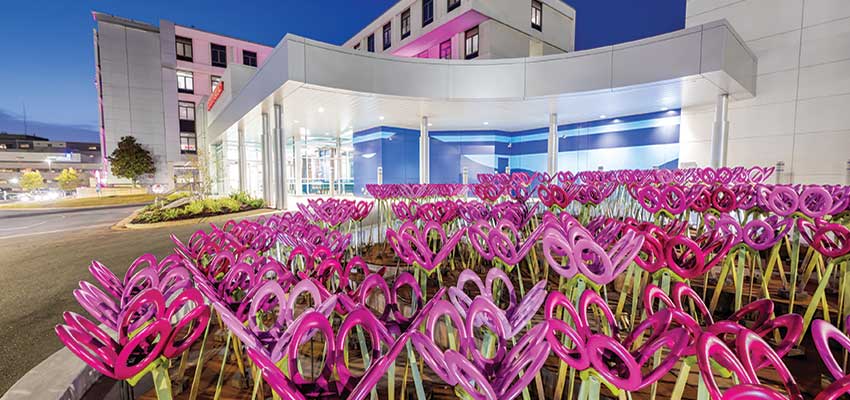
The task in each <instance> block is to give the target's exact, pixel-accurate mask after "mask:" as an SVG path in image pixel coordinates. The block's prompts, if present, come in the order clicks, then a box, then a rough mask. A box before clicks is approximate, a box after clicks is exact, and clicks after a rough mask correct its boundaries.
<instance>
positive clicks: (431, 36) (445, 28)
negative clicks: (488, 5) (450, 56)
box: [392, 10, 489, 58]
mask: <svg viewBox="0 0 850 400" xmlns="http://www.w3.org/2000/svg"><path fill="white" fill-rule="evenodd" d="M488 19H489V18H487V16H485V15H483V14H481V13H479V12H477V11H474V10H470V11H467V12H465V13H463V14H461V15H460V16H458V17H457V18H455V19H453V20H451V21H449V22H446V23H445V24H443V25H440V26H439V27H437V28H436V29H434V30H432V31H430V32H428V33H426V34H424V35H422V36H420V37H419V38H417V39H416V40H414V41H412V42H410V43H408V44H406V45H404V46H402V47H401V48H399V49H398V50H396V51H394V52H393V53H392V54H393V55H396V56H400V57H416V56H418V55H419V54H421V53H422V52H424V51H426V50H428V53H429V57H428V58H437V57H439V48H440V43H443V42H445V41H446V40H449V39H452V38H454V37H455V36H456V35H458V34H463V33H464V32H466V31H467V30H469V29H471V28H474V27H475V26H477V25H479V24H481V23H482V22H484V21H486V20H488ZM460 43H462V41H460ZM460 43H459V41H458V40H454V41H452V46H453V52H454V54H458V52H457V47H458V46H459V44H460ZM423 58H424V57H423Z"/></svg>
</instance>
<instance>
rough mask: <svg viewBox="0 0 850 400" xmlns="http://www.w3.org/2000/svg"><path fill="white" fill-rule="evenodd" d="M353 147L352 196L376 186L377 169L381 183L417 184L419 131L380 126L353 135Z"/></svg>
mask: <svg viewBox="0 0 850 400" xmlns="http://www.w3.org/2000/svg"><path fill="white" fill-rule="evenodd" d="M353 143H354V170H353V171H352V172H353V174H354V193H355V194H358V195H359V194H363V193H365V192H364V191H365V188H366V185H368V184H373V183H378V167H382V168H383V174H384V176H383V183H419V131H417V130H413V129H403V128H392V127H385V126H379V127H376V128H372V129H368V130H365V131H361V132H355V133H354V136H353Z"/></svg>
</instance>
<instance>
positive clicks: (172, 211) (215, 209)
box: [132, 193, 266, 224]
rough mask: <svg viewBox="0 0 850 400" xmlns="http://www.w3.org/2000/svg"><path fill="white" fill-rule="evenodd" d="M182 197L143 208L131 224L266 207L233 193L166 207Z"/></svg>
mask: <svg viewBox="0 0 850 400" xmlns="http://www.w3.org/2000/svg"><path fill="white" fill-rule="evenodd" d="M170 197H171V196H169V198H170ZM184 197H187V196H175V197H174V198H173V199H166V200H165V201H163V202H162V203H156V204H151V205H149V206H147V207H145V209H144V210H143V211H142V212H141V213H139V215H137V216H136V218H134V219H133V221H132V223H134V224H153V223H157V222H167V221H179V220H184V219H192V218H202V217H213V216H216V215H225V214H231V213H237V212H242V211H250V210H256V209H259V208H263V207H265V206H266V203H265V201H263V199H257V198H253V197H251V196H249V195H247V194H245V193H234V194H231V195H230V196H228V197H218V198H211V197H210V198H206V199H195V200H192V201H190V202H188V203H186V204H184V205H181V206H179V207H168V204H170V203H172V202H173V201H176V200H179V199H181V198H184ZM169 200H170V201H169Z"/></svg>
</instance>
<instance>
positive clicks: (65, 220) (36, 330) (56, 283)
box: [0, 207, 226, 394]
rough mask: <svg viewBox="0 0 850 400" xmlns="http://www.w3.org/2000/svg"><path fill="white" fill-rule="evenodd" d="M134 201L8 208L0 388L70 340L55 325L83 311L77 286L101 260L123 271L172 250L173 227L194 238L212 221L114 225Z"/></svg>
mask: <svg viewBox="0 0 850 400" xmlns="http://www.w3.org/2000/svg"><path fill="white" fill-rule="evenodd" d="M132 209H133V207H130V208H126V207H125V208H110V209H102V210H94V211H93V210H87V211H73V212H71V211H67V210H65V211H62V212H59V213H56V212H45V211H32V212H24V211H8V212H7V211H3V212H0V360H2V361H0V394H1V393H5V392H6V391H7V390H8V389H9V388H10V387H11V386H12V384H14V383H15V382H16V381H17V380H18V379H19V378H20V377H21V376H23V375H24V374H25V373H26V372H27V371H29V370H30V369H31V368H33V367H34V366H36V365H37V364H38V363H39V362H41V361H42V360H44V359H45V358H47V356H49V355H50V354H52V353H53V352H55V351H56V350H58V349H59V348H60V347H61V346H62V345H61V343H60V342H59V340H58V339H57V338H56V335H55V333H54V332H53V327H54V326H55V325H56V324H58V323H60V322H61V320H62V312H64V311H66V310H70V311H74V312H78V313H82V314H84V315H85V313H84V311H83V310H82V308H81V307H80V306H79V305H78V304H77V303H76V301H75V300H74V297H73V295H72V291H73V290H74V289H75V288H76V287H77V284H78V282H79V281H80V280H89V281H91V280H92V279H93V278H91V276H90V274H89V272H88V266H89V264H90V263H91V261H92V260H98V261H100V262H102V263H103V264H104V265H106V266H107V267H109V268H110V269H111V270H112V271H113V272H114V273H115V274H117V275H118V276H123V275H124V273H125V272H126V271H127V268H128V267H129V264H130V263H131V262H132V261H133V260H134V259H135V258H136V257H138V256H139V255H141V254H144V253H152V254H154V255H156V256H157V258H160V257H164V256H166V255H168V254H170V252H171V251H172V249H173V247H174V246H173V244H172V242H171V240H170V239H169V234H170V233H175V234H176V235H177V236H179V237H181V238H188V236H189V235H191V233H192V232H194V231H196V230H197V229H200V228H208V227H209V224H208V222H221V221H223V220H226V218H222V217H219V218H215V219H211V220H210V221H208V222H205V223H203V224H197V225H183V226H176V227H170V228H158V229H149V230H124V231H116V230H112V229H110V227H109V225H112V224H114V223H116V222H118V221H119V220H121V219H123V218H124V217H126V216H128V215H129V214H130V213H131V212H132Z"/></svg>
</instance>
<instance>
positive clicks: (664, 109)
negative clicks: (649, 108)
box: [661, 107, 669, 111]
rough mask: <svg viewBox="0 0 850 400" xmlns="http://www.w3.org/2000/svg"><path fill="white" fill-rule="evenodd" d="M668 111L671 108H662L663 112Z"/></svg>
mask: <svg viewBox="0 0 850 400" xmlns="http://www.w3.org/2000/svg"><path fill="white" fill-rule="evenodd" d="M667 110H669V108H667V107H661V111H667Z"/></svg>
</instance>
